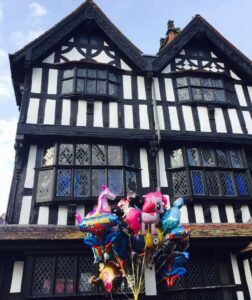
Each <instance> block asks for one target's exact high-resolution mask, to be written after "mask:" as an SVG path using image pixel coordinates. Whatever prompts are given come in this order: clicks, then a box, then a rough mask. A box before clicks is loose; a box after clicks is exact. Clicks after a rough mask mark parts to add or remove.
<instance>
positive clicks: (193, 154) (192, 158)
mask: <svg viewBox="0 0 252 300" xmlns="http://www.w3.org/2000/svg"><path fill="white" fill-rule="evenodd" d="M187 157H188V163H189V165H190V166H199V165H200V158H199V151H198V149H197V148H188V149H187Z"/></svg>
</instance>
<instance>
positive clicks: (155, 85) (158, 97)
mask: <svg viewBox="0 0 252 300" xmlns="http://www.w3.org/2000/svg"><path fill="white" fill-rule="evenodd" d="M153 81H154V92H155V95H154V97H155V99H156V100H161V95H160V88H159V81H158V78H153Z"/></svg>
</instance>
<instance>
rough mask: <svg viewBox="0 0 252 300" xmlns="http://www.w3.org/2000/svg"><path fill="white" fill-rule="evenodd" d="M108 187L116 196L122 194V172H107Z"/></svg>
mask: <svg viewBox="0 0 252 300" xmlns="http://www.w3.org/2000/svg"><path fill="white" fill-rule="evenodd" d="M108 186H109V188H110V189H111V190H112V191H113V193H115V194H116V195H117V196H119V195H122V194H123V186H122V170H108Z"/></svg>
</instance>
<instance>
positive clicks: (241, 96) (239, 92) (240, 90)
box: [235, 84, 247, 106]
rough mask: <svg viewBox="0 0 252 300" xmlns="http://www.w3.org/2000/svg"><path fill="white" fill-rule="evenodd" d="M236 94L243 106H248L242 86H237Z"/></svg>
mask: <svg viewBox="0 0 252 300" xmlns="http://www.w3.org/2000/svg"><path fill="white" fill-rule="evenodd" d="M235 90H236V94H237V97H238V100H239V103H240V105H241V106H247V101H246V98H245V95H244V92H243V88H242V86H241V85H240V84H235Z"/></svg>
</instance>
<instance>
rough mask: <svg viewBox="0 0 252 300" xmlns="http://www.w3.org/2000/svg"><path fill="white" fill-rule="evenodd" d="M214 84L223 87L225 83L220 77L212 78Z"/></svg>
mask: <svg viewBox="0 0 252 300" xmlns="http://www.w3.org/2000/svg"><path fill="white" fill-rule="evenodd" d="M212 86H213V87H218V88H222V87H223V84H222V81H221V80H220V79H212Z"/></svg>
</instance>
